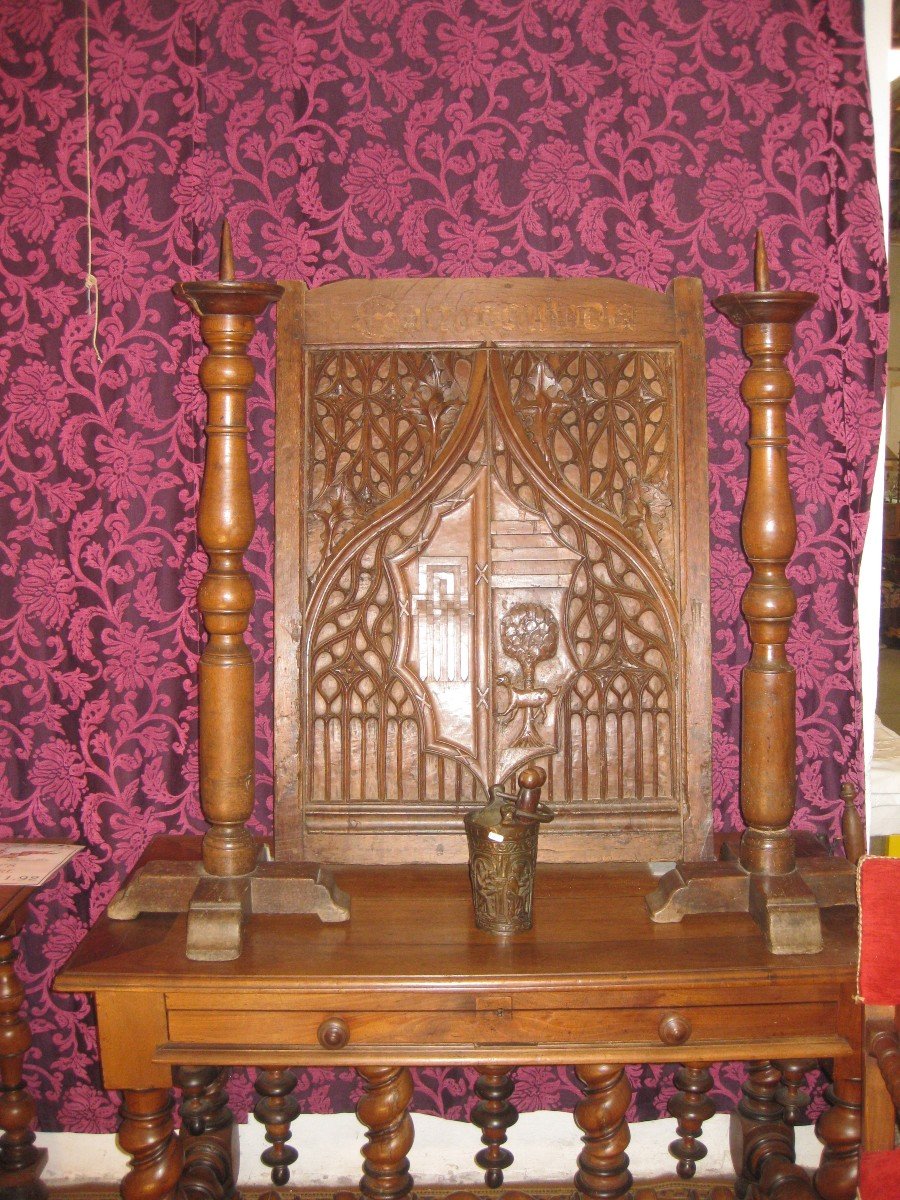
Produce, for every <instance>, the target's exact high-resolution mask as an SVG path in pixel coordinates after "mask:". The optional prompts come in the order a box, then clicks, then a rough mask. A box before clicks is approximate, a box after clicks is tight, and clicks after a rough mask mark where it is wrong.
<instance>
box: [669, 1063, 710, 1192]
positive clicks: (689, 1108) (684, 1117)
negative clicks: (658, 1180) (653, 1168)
mask: <svg viewBox="0 0 900 1200" xmlns="http://www.w3.org/2000/svg"><path fill="white" fill-rule="evenodd" d="M675 1087H676V1089H677V1090H676V1092H675V1095H674V1096H672V1098H671V1099H670V1100H669V1104H668V1109H669V1116H670V1117H675V1119H676V1121H677V1122H678V1125H677V1133H678V1137H677V1139H676V1140H675V1141H674V1142H672V1144H671V1145H670V1146H669V1153H670V1154H671V1155H672V1157H673V1158H675V1159H677V1160H678V1167H677V1171H678V1174H679V1176H680V1178H681V1179H693V1177H694V1175H695V1173H696V1171H697V1163H698V1162H699V1161H700V1159H701V1158H706V1147H705V1146H704V1145H703V1143H702V1142H701V1141H700V1134H701V1133H702V1131H703V1122H704V1121H708V1120H709V1118H710V1117H711V1116H712V1115H713V1113H714V1112H715V1111H716V1106H715V1105H714V1104H713V1102H712V1100H710V1099H709V1097H708V1096H707V1094H706V1093H707V1092H708V1091H709V1089H710V1088H711V1087H712V1076H711V1075H710V1073H709V1067H707V1066H706V1065H705V1064H704V1063H685V1064H684V1066H682V1067H679V1068H678V1070H677V1071H676V1072H675Z"/></svg>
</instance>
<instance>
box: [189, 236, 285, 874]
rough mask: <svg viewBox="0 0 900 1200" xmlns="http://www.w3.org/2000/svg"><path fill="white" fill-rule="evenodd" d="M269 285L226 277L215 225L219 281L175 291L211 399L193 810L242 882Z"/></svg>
mask: <svg viewBox="0 0 900 1200" xmlns="http://www.w3.org/2000/svg"><path fill="white" fill-rule="evenodd" d="M282 291H283V288H280V287H279V286H278V285H277V284H274V283H258V282H249V283H247V282H238V281H237V280H236V279H235V278H234V256H233V253H232V248H231V230H230V228H229V225H228V222H227V221H226V222H225V223H224V225H223V226H222V248H221V258H220V266H219V278H218V280H216V281H213V282H209V281H206V280H197V281H194V282H191V283H183V284H181V285H180V287H179V292H180V294H181V296H182V297H183V298H184V299H185V300H186V301H187V302H188V304H189V305H190V306H191V309H192V310H193V311H194V312H195V313H196V314H197V316H198V317H199V318H200V334H201V336H202V338H203V341H204V342H205V344H206V345H207V347H208V348H209V354H208V355H207V356H206V358H205V359H204V360H203V362H202V363H201V365H200V383H201V385H202V387H203V390H204V391H205V392H206V394H207V396H208V398H209V406H208V414H207V424H206V467H205V470H204V473H203V486H202V488H201V491H200V508H199V512H198V517H197V531H198V533H199V535H200V541H201V542H202V543H203V548H204V549H205V550H206V552H207V554H208V555H209V566H208V568H207V571H206V574H205V575H204V576H203V580H202V582H201V584H200V588H199V590H198V592H197V605H198V607H199V609H200V612H201V614H202V616H203V623H204V625H205V627H206V632H207V633H208V635H209V638H208V640H207V643H206V646H205V647H204V650H203V654H202V656H201V658H200V694H199V703H198V711H199V726H200V805H201V807H202V809H203V814H204V816H205V817H206V819H207V821H208V822H209V826H210V827H209V830H208V832H207V833H206V836H205V837H204V839H203V866H204V868H205V869H206V871H207V872H208V873H209V874H210V875H218V876H235V875H246V874H248V872H250V871H252V870H253V866H254V864H255V862H256V858H257V847H256V843H255V841H254V839H253V837H252V836H251V834H250V832H249V831H248V830H247V828H246V825H245V822H246V821H247V819H248V818H249V816H250V814H251V812H252V810H253V780H254V760H255V757H256V746H255V744H254V742H255V738H254V727H255V719H254V704H253V659H252V658H251V655H250V651H249V649H248V647H247V644H246V641H245V640H244V634H245V632H246V630H247V625H248V623H249V620H250V612H251V610H252V608H253V600H254V592H253V584H252V583H251V581H250V576H249V575H248V574H247V571H246V570H245V568H244V553H245V551H246V550H247V547H248V546H249V545H250V540H251V538H252V537H253V531H254V528H255V526H256V520H255V517H254V512H253V492H252V490H251V487H250V464H249V459H248V455H247V392H248V390H249V388H250V386H251V385H252V383H253V380H254V376H255V372H254V370H253V363H252V361H251V359H250V357H249V355H248V354H247V347H248V346H249V344H250V339H251V338H252V336H253V333H254V330H255V328H256V319H257V318H258V317H259V316H261V315H262V313H263V312H265V310H266V308H268V306H269V305H270V304H271V303H272V302H273V301H277V300H278V298H279V297H280V296H281V293H282Z"/></svg>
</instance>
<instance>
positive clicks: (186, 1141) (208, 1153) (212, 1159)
mask: <svg viewBox="0 0 900 1200" xmlns="http://www.w3.org/2000/svg"><path fill="white" fill-rule="evenodd" d="M229 1074H230V1072H229V1071H228V1070H227V1069H222V1068H219V1067H179V1068H178V1070H177V1072H176V1076H175V1081H176V1083H177V1084H178V1086H179V1087H180V1088H181V1093H182V1101H181V1124H182V1134H181V1138H182V1143H183V1150H184V1169H183V1171H182V1175H181V1185H180V1188H179V1193H180V1196H181V1197H182V1198H183V1200H232V1198H233V1197H234V1196H235V1194H236V1193H235V1179H236V1177H237V1130H236V1129H235V1126H234V1116H233V1114H232V1112H231V1109H230V1108H229V1107H228V1098H227V1095H226V1092H225V1086H226V1084H227V1083H228V1076H229Z"/></svg>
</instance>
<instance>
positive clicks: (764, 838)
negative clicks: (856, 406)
mask: <svg viewBox="0 0 900 1200" xmlns="http://www.w3.org/2000/svg"><path fill="white" fill-rule="evenodd" d="M754 275H755V279H754V285H755V290H754V291H752V292H736V293H731V294H728V295H725V296H720V297H719V299H718V300H716V301H714V303H715V306H716V308H717V309H718V310H719V311H720V312H721V313H724V315H725V316H726V317H728V319H729V320H730V321H731V322H732V323H733V324H734V325H736V326H737V327H738V328H739V329H740V330H741V333H742V341H743V347H744V352H745V353H746V355H747V357H748V358H749V359H750V368H749V370H748V371H747V373H746V375H745V376H744V380H743V383H742V385H741V395H742V397H743V398H744V400H745V401H746V403H747V407H748V408H749V410H750V438H749V443H748V444H749V447H750V472H749V479H748V484H747V498H746V502H745V504H744V512H743V517H742V521H741V535H742V540H743V545H744V550H745V552H746V555H747V558H748V560H749V562H750V566H751V567H752V569H753V573H752V576H751V579H750V582H749V584H748V585H747V588H746V591H745V592H744V597H743V600H742V604H741V608H742V611H743V613H744V616H745V617H746V619H747V625H748V629H749V633H750V642H751V653H750V660H749V662H748V663H747V664H746V666H745V667H744V670H743V675H742V697H741V699H742V705H741V793H740V794H741V812H742V814H743V817H744V820H745V822H746V826H747V827H746V829H745V831H744V833H743V836H742V837H741V843H740V852H739V854H738V856H737V858H736V859H735V858H734V857H733V855H732V857H730V858H728V857H726V858H725V859H724V861H719V862H714V863H679V864H677V866H676V867H675V868H674V869H673V870H672V871H670V872H669V873H668V874H667V875H665V876H664V877H663V879H662V880H661V881H660V884H659V886H658V887H657V889H656V890H655V891H654V892H653V894H652V895H651V896H649V897H648V898H647V904H648V907H649V909H650V914H651V916H652V917H653V919H654V920H655V921H680V920H681V918H682V917H683V916H684V915H685V914H687V913H699V912H725V911H728V912H735V911H741V910H744V911H746V912H749V913H750V914H751V915H752V916H753V917H754V919H755V920H756V921H757V923H758V924H759V926H760V928H761V929H762V931H763V933H764V934H765V938H766V942H767V945H768V947H769V949H770V950H771V951H772V952H773V953H775V954H814V953H816V952H817V951H819V950H821V948H822V930H821V916H820V909H821V908H822V907H827V906H829V905H833V904H852V903H854V902H855V895H856V893H855V875H854V872H853V870H852V867H851V866H850V864H848V863H847V861H846V859H832V858H828V857H827V856H825V855H816V856H813V857H807V858H803V857H798V856H797V853H796V842H795V837H794V833H793V831H792V830H791V828H790V823H791V820H792V819H793V816H794V807H795V803H796V724H795V723H796V717H795V705H796V692H797V688H796V680H795V677H794V670H793V667H792V666H791V664H790V662H789V661H788V657H787V652H786V645H787V639H788V634H789V632H790V626H791V619H792V618H793V615H794V613H795V611H796V607H797V602H796V598H795V596H794V592H793V589H792V587H791V584H790V582H789V580H788V578H787V575H786V568H787V565H788V563H789V561H790V558H791V554H792V553H793V551H794V546H795V543H796V538H797V522H796V517H795V514H794V505H793V498H792V495H791V489H790V481H789V478H788V462H787V448H788V433H787V422H786V411H787V406H788V404H789V402H790V400H791V397H792V396H793V394H794V381H793V378H792V377H791V374H790V371H789V370H788V369H787V367H786V365H785V359H786V357H787V355H788V353H789V352H790V349H791V346H792V343H793V333H794V326H795V325H796V323H797V321H798V320H799V319H800V317H801V316H802V315H803V314H804V313H805V312H806V311H807V310H808V309H809V308H811V307H812V305H813V304H814V303H815V301H816V297H815V296H814V295H813V294H812V293H810V292H791V291H778V290H773V289H772V287H771V283H770V278H769V263H768V257H767V255H766V247H765V242H764V240H763V237H762V232H761V231H760V232H758V233H757V237H756V253H755V272H754ZM775 731H777V734H776V732H775Z"/></svg>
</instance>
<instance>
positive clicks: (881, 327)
mask: <svg viewBox="0 0 900 1200" xmlns="http://www.w3.org/2000/svg"><path fill="white" fill-rule="evenodd" d="M859 8H860V6H859V5H858V4H856V3H854V2H853V0H545V2H544V3H537V2H535V0H322V2H321V3H320V2H319V0H293V2H291V0H229V2H227V3H220V2H218V0H181V2H176V0H116V2H112V0H91V3H90V6H89V11H90V22H91V52H90V63H91V74H92V82H91V103H92V108H93V119H92V147H93V163H94V168H93V191H92V199H91V210H92V217H93V251H94V272H95V274H96V276H97V279H98V281H99V291H100V319H99V331H98V346H99V350H100V353H101V355H102V360H103V361H102V365H101V364H100V363H98V362H97V359H96V357H95V355H94V352H93V350H92V348H91V334H92V330H93V318H92V316H91V315H90V314H89V313H88V311H87V308H86V294H85V289H84V273H85V256H86V249H87V239H86V219H85V198H84V197H85V187H86V176H85V124H84V118H83V101H82V87H83V79H84V75H83V55H82V41H81V39H82V29H83V27H82V3H81V0H4V3H3V4H0V89H2V100H0V156H2V157H0V162H2V188H0V269H2V275H3V283H4V288H3V296H2V309H0V312H2V318H3V320H2V326H0V380H2V404H0V456H2V457H0V472H2V474H0V495H2V511H0V520H2V530H0V572H2V574H0V581H2V582H0V684H2V693H0V755H2V761H3V774H2V780H0V789H2V790H0V798H2V817H0V833H2V834H3V835H15V836H22V837H29V836H40V837H59V836H65V837H73V838H77V839H78V840H79V841H81V842H83V843H84V844H85V845H86V846H87V848H88V849H87V852H86V853H84V854H82V855H81V856H80V857H79V858H77V859H76V860H75V862H74V863H73V864H72V865H71V866H70V867H68V868H67V869H66V871H65V872H64V873H63V874H62V875H61V876H60V877H58V878H57V879H55V880H54V881H53V882H52V883H51V884H50V885H49V886H47V887H46V888H44V889H43V890H42V891H41V892H40V893H39V894H38V895H37V896H36V897H35V899H34V901H33V903H32V910H31V918H30V921H29V925H28V930H27V932H26V934H25V935H24V936H23V938H22V952H23V970H24V976H25V979H26V981H27V984H28V1002H29V1005H30V1013H31V1017H32V1026H33V1029H34V1032H35V1050H34V1051H33V1052H32V1055H31V1057H30V1062H29V1068H28V1077H29V1082H30V1083H31V1085H32V1086H33V1087H34V1089H35V1091H36V1092H37V1094H38V1096H39V1098H40V1113H41V1121H42V1124H43V1126H44V1127H45V1128H52V1127H54V1126H55V1125H57V1124H60V1125H62V1127H64V1128H69V1129H78V1130H98V1129H108V1128H110V1127H111V1126H112V1125H113V1122H114V1112H115V1104H114V1100H113V1098H111V1097H107V1096H106V1094H105V1093H103V1092H102V1091H101V1090H100V1088H99V1073H98V1070H97V1065H96V1044H95V1035H94V1030H93V1025H92V1019H91V1016H90V1008H89V1005H88V1003H87V1001H86V1000H84V999H79V998H70V997H57V996H53V995H52V994H51V992H50V983H51V980H52V978H53V975H54V973H55V971H56V970H57V969H58V968H59V967H60V965H61V964H62V962H63V961H64V960H65V958H66V956H67V955H68V954H69V952H70V951H71V949H72V948H73V946H74V945H75V944H76V943H77V942H78V940H79V939H80V937H81V936H82V935H83V933H84V931H85V929H86V928H87V927H88V925H89V924H90V923H91V921H93V920H94V919H95V918H96V916H97V914H98V913H99V912H100V911H101V909H102V907H103V905H104V904H105V903H106V902H107V901H108V899H109V898H110V896H111V895H112V894H113V893H114V892H115V891H116V889H117V888H118V886H119V883H120V881H121V878H122V876H123V875H124V873H125V872H126V871H127V870H128V869H129V868H130V867H131V866H132V864H133V863H134V862H135V860H136V859H137V857H138V855H139V854H140V853H141V851H142V849H143V848H144V846H145V845H146V844H147V842H148V840H149V839H150V838H151V837H153V836H154V835H155V834H157V833H161V832H163V831H182V830H196V829H198V828H199V826H200V814H199V809H198V805H197V751H196V690H195V683H194V670H195V666H196V658H197V653H198V646H199V630H198V624H197V619H196V616H195V612H194V593H195V590H196V586H197V582H198V579H199V576H200V573H201V570H202V556H201V552H200V551H199V550H198V546H197V540H196V536H195V532H194V513H195V505H196V497H197V485H198V480H199V475H200V469H201V457H202V446H201V440H200V433H199V429H200V421H201V416H202V397H201V396H200V395H199V393H198V390H197V386H196V383H195V382H194V379H195V373H196V367H197V363H198V360H199V347H198V344H197V335H196V330H195V327H194V323H193V321H192V320H191V319H190V318H189V317H188V315H187V313H186V312H185V310H184V309H183V308H180V307H179V306H177V305H176V303H175V301H174V299H173V297H172V293H171V287H172V283H173V281H174V280H176V279H178V278H183V277H193V276H196V275H198V274H201V273H209V272H210V271H211V269H212V265H213V260H214V245H215V234H216V232H217V227H218V225H219V222H220V221H221V218H222V216H223V215H224V214H225V213H226V212H230V214H231V218H232V222H233V225H234V230H235V243H236V251H237V256H238V259H239V263H240V269H241V270H242V271H243V273H245V274H248V275H249V274H260V275H270V276H299V277H300V278H303V279H305V280H307V281H308V282H309V283H311V284H312V285H317V284H321V283H325V282H327V281H329V280H333V279H338V278H341V277H344V276H347V275H354V276H372V275H416V274H445V275H485V274H494V275H524V274H533V275H617V276H619V277H621V278H624V279H627V280H630V281H632V282H634V283H639V284H642V285H645V286H650V287H654V288H660V289H661V288H663V287H664V286H665V285H666V283H667V282H668V280H669V279H670V278H671V277H672V276H673V275H675V274H683V273H689V274H696V275H699V276H700V277H701V279H702V280H703V283H704V286H705V289H706V293H707V296H708V297H711V296H713V295H715V294H717V293H719V292H722V291H725V290H732V289H736V288H742V287H746V286H747V285H748V284H749V283H750V279H751V269H750V265H749V255H750V249H751V243H752V237H753V231H754V229H755V227H756V226H757V225H758V224H761V225H762V226H763V227H764V229H765V231H766V234H767V239H768V245H769V251H770V258H771V260H772V266H773V275H774V278H775V280H776V281H777V282H778V283H784V284H790V285H792V286H795V287H798V288H809V289H810V290H813V291H816V292H818V293H819V295H820V297H821V302H820V304H819V305H818V306H817V308H816V309H815V310H814V311H813V312H812V313H811V315H810V316H809V317H807V318H806V319H804V321H803V322H801V325H800V328H799V338H798V349H797V352H796V354H795V356H794V359H793V363H794V367H795V372H796V376H797V383H798V394H797V399H796V401H795V403H794V405H793V406H792V409H791V424H792V431H793V445H792V449H791V457H790V468H791V478H792V481H793V485H794V489H795V494H796V497H797V502H798V509H799V541H798V548H797V554H796V558H795V560H794V565H793V568H792V577H793V580H794V582H795V585H796V587H797V590H798V594H799V608H798V614H797V618H796V620H795V622H794V630H793V635H792V638H791V643H790V653H791V656H792V659H793V661H794V663H795V665H796V667H797V678H798V732H799V752H798V771H799V809H798V811H799V817H798V823H799V824H800V825H801V826H803V827H805V828H810V829H814V830H817V831H818V832H820V833H823V834H825V835H826V836H827V837H830V838H833V837H835V835H836V833H837V823H838V813H839V807H838V804H837V796H838V790H839V785H840V782H841V780H842V779H844V778H849V779H851V780H852V781H853V782H855V783H857V785H861V783H862V769H861V758H860V753H861V751H860V710H859V670H858V646H857V637H856V628H857V622H858V617H857V613H856V612H855V608H854V589H855V582H856V572H857V566H858V561H859V553H860V548H861V541H862V536H863V533H864V529H865V509H866V503H867V497H868V494H869V487H870V483H871V474H872V470H873V467H874V460H875V446H876V439H877V433H878V423H879V408H878V405H877V404H876V402H875V399H874V397H875V395H876V394H877V392H878V388H879V387H880V379H881V371H882V367H883V358H884V351H885V330H886V324H885V304H886V300H885V270H884V249H883V242H882V232H881V214H880V210H879V203H878V196H877V193H876V189H875V183H874V179H873V163H872V146H871V118H870V114H869V111H868V93H867V85H866V78H865V65H864V55H863V44H862V36H861V30H860V22H861V16H860V12H859ZM707 312H708V323H707V337H708V343H707V346H708V363H709V385H710V391H709V414H710V419H709V439H710V440H709V448H710V488H711V494H710V504H711V516H712V579H711V585H712V605H713V656H714V678H713V688H714V698H715V705H714V722H715V728H714V737H715V761H714V780H715V785H714V786H715V801H716V806H717V824H718V825H719V827H721V828H735V827H739V825H740V816H739V811H738V803H737V773H738V758H737V733H738V717H737V708H736V703H737V700H738V682H739V671H740V667H741V664H742V663H743V662H744V660H745V658H746V655H747V648H748V647H747V638H746V633H745V629H744V625H743V622H742V619H741V617H740V612H739V596H740V592H741V590H742V587H743V585H744V582H745V580H746V578H747V569H746V566H745V564H744V560H743V557H742V555H741V552H740V549H739V544H738V524H739V516H740V508H741V502H742V497H743V492H744V480H745V467H746V450H745V445H744V440H745V427H746V421H745V412H744V408H743V405H742V403H741V401H740V399H739V396H738V383H739V380H740V378H741V375H742V373H743V369H744V364H743V360H742V357H741V355H740V352H739V349H738V346H737V341H736V335H735V333H734V331H733V330H732V329H731V328H730V327H728V326H727V323H726V322H725V320H724V318H722V317H719V316H717V315H716V314H715V313H714V311H713V310H712V309H711V308H708V310H707ZM272 334H273V329H272V324H271V321H268V322H265V323H263V324H262V325H261V328H260V333H259V335H258V337H257V338H256V340H255V343H254V351H255V353H256V356H257V359H258V370H259V377H258V384H257V386H256V389H255V392H254V397H253V400H252V403H251V423H252V428H253V434H252V437H253V451H252V467H253V470H254V479H255V487H256V507H257V515H258V518H259V529H258V532H257V535H256V538H255V540H254V543H253V546H252V547H251V552H250V555H249V559H250V569H251V571H252V573H253V577H254V582H255V585H256V588H257V595H258V601H257V607H256V613H255V618H254V621H253V625H252V630H251V634H252V643H253V649H254V654H255V656H256V659H257V664H258V672H257V679H258V706H257V708H258V713H259V718H258V733H259V764H260V767H259V774H258V786H259V792H258V804H257V809H256V816H255V821H256V826H257V828H258V829H260V830H262V829H265V828H266V827H267V824H268V820H269V808H270V803H271V799H270V792H271V749H272V747H271V734H272V729H271V725H272V722H271V690H272V685H271V678H270V674H271V634H272V616H271V600H272V581H271V565H272V555H273V527H272V517H271V506H272V444H273V400H272V397H273V387H272V385H273V337H272ZM698 499H699V498H698ZM868 616H869V618H870V619H875V614H868ZM667 1078H668V1077H667V1076H666V1075H665V1074H664V1073H663V1072H662V1071H661V1069H660V1068H655V1067H637V1068H635V1069H634V1071H633V1072H632V1081H633V1082H634V1083H635V1084H636V1085H637V1105H636V1107H637V1110H638V1112H639V1113H640V1114H641V1115H649V1114H652V1113H654V1112H656V1111H660V1110H661V1109H662V1108H663V1107H664V1105H665V1100H666V1098H667V1094H668V1092H669V1090H670V1085H669V1084H668V1083H667V1082H666V1080H667ZM735 1079H736V1071H735V1069H733V1068H731V1067H729V1066H724V1067H723V1068H722V1069H721V1070H720V1072H719V1073H718V1074H717V1077H716V1094H717V1095H719V1096H725V1095H727V1094H733V1092H734V1089H735ZM354 1086H355V1083H354V1080H353V1077H352V1073H347V1072H338V1073H336V1074H329V1073H325V1072H322V1071H305V1072H302V1073H301V1080H300V1085H299V1095H300V1098H301V1102H302V1104H303V1106H304V1108H305V1109H307V1110H313V1111H328V1110H330V1109H331V1108H333V1107H346V1106H347V1105H348V1104H349V1103H350V1102H351V1101H352V1099H353V1089H354ZM249 1091H250V1085H249V1083H248V1081H247V1080H246V1079H245V1078H243V1077H242V1078H241V1079H239V1080H238V1082H237V1084H236V1100H237V1104H238V1107H239V1108H243V1109H246V1104H247V1100H248V1099H249ZM469 1094H470V1089H469V1088H468V1083H467V1080H466V1078H465V1077H463V1076H461V1074H460V1073H459V1072H451V1071H441V1070H426V1071H421V1072H419V1074H418V1079H417V1093H416V1102H417V1104H418V1106H419V1107H420V1108H421V1109H423V1110H426V1111H431V1112H438V1113H444V1114H446V1115H451V1116H459V1115H462V1114H463V1113H464V1111H465V1110H466V1108H467V1105H468V1104H469ZM573 1097H574V1089H573V1086H572V1081H571V1079H570V1078H569V1076H568V1075H566V1074H565V1073H561V1072H552V1071H536V1070H522V1071H520V1072H519V1073H518V1085H517V1091H516V1096H515V1100H516V1102H517V1103H518V1105H519V1107H520V1108H524V1109H528V1108H540V1107H549V1106H553V1105H556V1104H565V1103H571V1101H572V1099H573Z"/></svg>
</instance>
